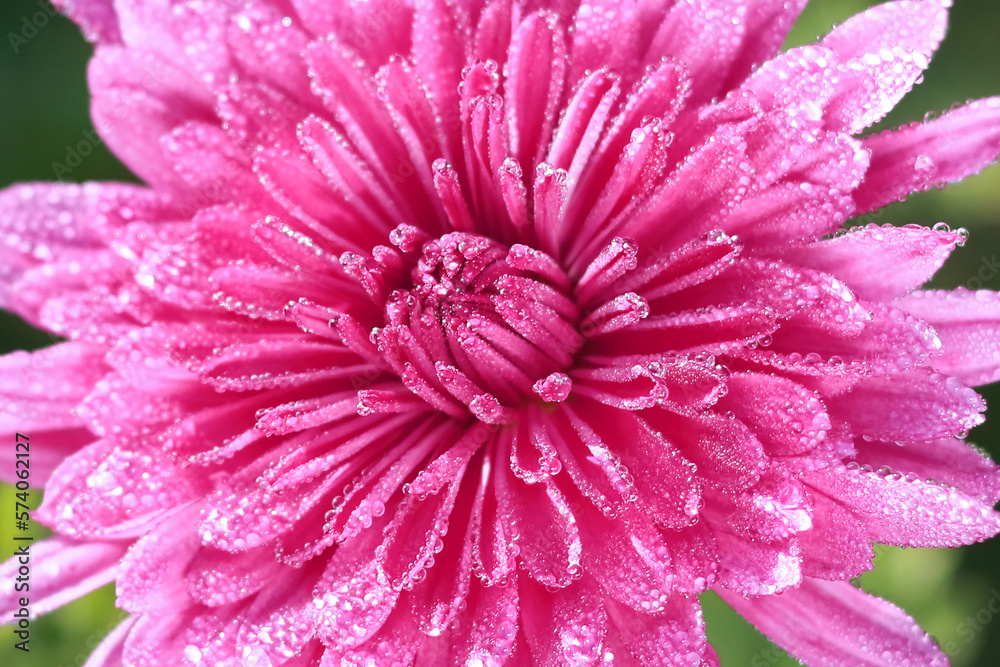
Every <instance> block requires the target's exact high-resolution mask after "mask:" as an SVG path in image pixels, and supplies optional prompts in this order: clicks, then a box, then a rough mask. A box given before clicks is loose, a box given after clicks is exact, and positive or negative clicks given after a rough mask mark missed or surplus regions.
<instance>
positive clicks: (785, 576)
mask: <svg viewBox="0 0 1000 667" xmlns="http://www.w3.org/2000/svg"><path fill="white" fill-rule="evenodd" d="M715 540H716V544H717V545H718V549H719V584H720V585H721V586H723V587H725V588H726V589H727V590H730V591H733V592H734V593H742V594H744V595H776V594H778V593H782V592H784V591H785V590H787V589H788V588H789V587H791V586H797V585H798V584H799V583H800V582H801V581H802V571H801V558H802V557H801V553H800V551H799V548H798V544H797V543H796V542H795V541H794V540H784V541H780V542H773V543H769V544H765V543H761V542H756V541H750V540H744V539H742V538H740V537H736V536H735V535H729V534H727V533H725V532H722V531H719V532H717V533H716V536H715Z"/></svg>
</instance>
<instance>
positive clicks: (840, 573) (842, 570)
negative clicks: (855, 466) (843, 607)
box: [797, 493, 875, 581]
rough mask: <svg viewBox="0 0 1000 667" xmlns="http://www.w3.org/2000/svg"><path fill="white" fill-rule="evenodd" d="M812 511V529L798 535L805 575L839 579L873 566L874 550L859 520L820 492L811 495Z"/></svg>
mask: <svg viewBox="0 0 1000 667" xmlns="http://www.w3.org/2000/svg"><path fill="white" fill-rule="evenodd" d="M810 510H811V513H812V530H807V531H804V532H802V533H799V534H798V536H797V540H798V543H799V548H800V549H801V551H802V574H803V576H806V577H816V578H818V579H830V580H833V581H837V580H844V579H850V578H852V577H856V576H858V575H860V574H861V573H862V572H867V571H868V570H870V569H872V561H873V559H874V558H875V551H874V549H872V544H871V542H872V540H871V537H870V536H869V535H868V530H867V529H866V528H865V525H864V523H862V522H861V520H860V519H858V518H857V517H856V516H854V515H853V514H852V513H851V512H850V511H849V510H847V509H846V508H844V507H843V506H841V505H840V504H839V503H838V502H837V501H835V500H831V499H830V498H828V497H826V496H824V495H822V494H819V493H814V494H810Z"/></svg>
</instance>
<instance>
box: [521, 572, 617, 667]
mask: <svg viewBox="0 0 1000 667" xmlns="http://www.w3.org/2000/svg"><path fill="white" fill-rule="evenodd" d="M519 594H520V595H519V602H520V604H521V618H522V619H523V631H524V636H525V639H527V641H528V645H529V646H530V647H531V653H532V656H533V657H534V659H535V662H536V663H537V664H538V666H539V667H561V665H564V664H570V665H577V664H592V663H594V662H595V661H596V660H597V659H598V657H599V655H600V649H601V644H602V642H603V640H604V634H605V632H606V630H607V623H608V618H607V613H606V612H605V610H604V601H603V599H602V596H601V595H600V593H599V591H598V590H597V587H596V586H595V585H594V583H593V582H592V581H590V580H589V579H581V580H580V581H578V582H575V583H574V584H572V585H571V586H569V587H568V588H564V589H562V590H560V591H558V592H556V593H555V594H551V593H547V592H546V591H544V590H543V589H542V588H541V587H540V586H539V585H538V584H535V583H533V582H530V581H524V582H523V583H522V584H521V585H520V588H519Z"/></svg>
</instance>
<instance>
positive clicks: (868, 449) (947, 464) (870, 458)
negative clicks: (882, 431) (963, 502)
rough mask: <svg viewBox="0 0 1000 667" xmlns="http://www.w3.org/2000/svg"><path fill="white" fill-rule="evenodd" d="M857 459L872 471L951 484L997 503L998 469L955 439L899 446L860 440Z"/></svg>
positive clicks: (971, 494) (984, 457)
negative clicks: (886, 469)
mask: <svg viewBox="0 0 1000 667" xmlns="http://www.w3.org/2000/svg"><path fill="white" fill-rule="evenodd" d="M857 447H858V455H857V457H856V460H857V462H858V463H861V464H862V465H870V466H872V467H873V468H881V467H882V466H886V467H888V468H890V469H891V470H892V471H893V472H894V473H897V474H902V475H907V476H910V477H912V476H917V477H919V478H920V479H923V480H937V481H938V482H942V483H944V484H950V485H951V486H954V487H955V488H957V489H960V490H961V491H962V492H963V493H966V494H968V495H970V496H972V497H974V498H977V499H979V500H981V501H983V502H984V503H987V504H995V503H996V502H997V501H998V500H1000V470H998V468H997V465H996V464H995V463H994V462H993V461H991V460H990V458H989V457H988V456H987V455H986V454H985V453H983V452H982V451H981V450H979V449H978V448H976V447H974V446H970V445H968V444H966V443H965V442H962V441H961V440H957V439H955V438H944V439H941V440H932V441H929V442H911V443H907V444H905V445H899V444H896V443H890V442H880V441H871V442H869V441H864V440H862V441H860V442H858V443H857Z"/></svg>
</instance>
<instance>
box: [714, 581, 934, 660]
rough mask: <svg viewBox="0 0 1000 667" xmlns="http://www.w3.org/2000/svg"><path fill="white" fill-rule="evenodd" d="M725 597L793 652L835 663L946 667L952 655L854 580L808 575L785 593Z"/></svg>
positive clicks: (726, 595) (910, 619)
mask: <svg viewBox="0 0 1000 667" xmlns="http://www.w3.org/2000/svg"><path fill="white" fill-rule="evenodd" d="M721 595H722V598H723V599H724V600H725V601H726V602H728V603H729V604H730V606H732V607H733V608H734V609H736V610H737V611H738V612H740V613H741V614H742V615H743V616H744V617H745V618H747V620H749V621H750V622H751V623H753V624H754V625H755V626H756V627H757V628H758V629H759V630H760V631H761V632H763V633H765V634H766V635H767V636H768V637H770V638H771V639H772V640H773V641H774V642H775V643H776V644H778V646H780V647H782V648H783V649H785V650H786V651H788V652H789V653H790V654H791V655H792V656H793V657H795V658H798V659H799V660H802V661H804V662H807V663H808V662H812V663H816V664H824V665H830V666H831V667H833V666H836V667H860V666H863V667H890V666H895V665H899V664H901V663H902V662H903V661H906V662H908V663H909V664H911V665H927V666H929V667H931V666H932V667H944V666H945V665H947V664H948V658H947V657H946V656H945V655H944V653H942V652H941V649H940V648H939V647H938V646H937V644H936V643H935V642H934V640H933V639H932V638H931V637H929V636H928V635H926V634H925V633H924V632H923V631H922V630H921V629H920V627H919V626H918V625H917V624H916V622H915V621H914V620H913V619H912V618H910V617H909V616H907V615H906V613H904V612H903V611H902V610H901V609H899V608H898V607H896V606H894V605H893V604H891V603H889V602H886V601H885V600H882V599H880V598H876V597H873V596H870V595H868V594H867V593H864V592H862V591H860V590H858V589H856V588H854V587H853V586H852V585H851V584H850V583H848V582H846V581H843V582H840V581H838V582H827V581H822V580H819V579H806V580H805V581H804V582H803V583H802V585H801V586H800V587H799V588H797V589H793V590H789V591H785V592H784V593H783V594H782V595H780V596H770V595H768V596H763V597H756V598H750V599H745V598H743V597H742V596H741V595H738V594H734V593H726V592H724V591H723V592H722V593H721Z"/></svg>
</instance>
